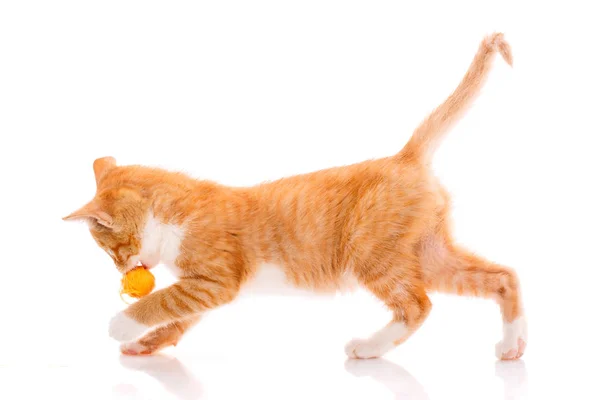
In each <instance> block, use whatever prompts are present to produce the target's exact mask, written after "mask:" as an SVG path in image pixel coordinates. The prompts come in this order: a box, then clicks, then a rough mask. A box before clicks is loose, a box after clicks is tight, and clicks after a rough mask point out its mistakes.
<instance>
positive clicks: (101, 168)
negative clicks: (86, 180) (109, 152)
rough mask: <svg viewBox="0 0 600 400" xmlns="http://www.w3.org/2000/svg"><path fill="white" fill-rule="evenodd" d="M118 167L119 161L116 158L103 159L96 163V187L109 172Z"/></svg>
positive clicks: (97, 160)
mask: <svg viewBox="0 0 600 400" xmlns="http://www.w3.org/2000/svg"><path fill="white" fill-rule="evenodd" d="M116 166H117V160H115V159H114V157H102V158H98V159H96V160H95V161H94V176H95V177H96V186H98V184H99V183H100V180H101V179H102V178H103V177H104V175H106V173H107V172H108V171H110V170H111V169H113V168H115V167H116Z"/></svg>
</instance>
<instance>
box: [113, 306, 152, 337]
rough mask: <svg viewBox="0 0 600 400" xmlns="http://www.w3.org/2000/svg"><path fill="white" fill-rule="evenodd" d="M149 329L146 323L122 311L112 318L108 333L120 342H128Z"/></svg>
mask: <svg viewBox="0 0 600 400" xmlns="http://www.w3.org/2000/svg"><path fill="white" fill-rule="evenodd" d="M147 329H148V327H147V326H146V325H144V324H140V323H139V322H137V321H136V320H134V319H133V318H131V317H128V316H127V315H125V313H124V312H120V313H118V314H117V315H115V316H114V317H113V318H112V319H111V320H110V323H109V325H108V334H109V336H110V337H111V338H113V339H115V340H118V341H119V342H126V341H129V340H133V339H135V338H137V337H139V336H141V335H142V334H143V333H144V332H146V330H147Z"/></svg>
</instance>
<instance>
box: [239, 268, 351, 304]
mask: <svg viewBox="0 0 600 400" xmlns="http://www.w3.org/2000/svg"><path fill="white" fill-rule="evenodd" d="M355 281H356V280H355V279H354V278H353V277H348V278H347V279H344V281H343V282H340V284H339V286H338V287H336V288H331V290H317V291H315V290H312V289H310V288H302V287H298V286H295V285H294V284H293V283H292V282H290V280H289V279H288V278H287V277H286V275H285V272H284V271H283V269H282V268H281V267H280V266H278V265H275V264H268V263H267V264H262V265H259V266H258V269H257V272H256V274H255V275H254V276H253V277H252V278H251V279H250V280H249V281H248V282H246V283H245V284H244V286H242V289H241V293H240V294H241V295H277V296H303V297H305V296H310V297H313V296H325V297H330V296H334V295H335V293H336V292H337V291H346V290H353V289H355V288H356V286H357V285H356V284H355ZM336 289H337V290H336Z"/></svg>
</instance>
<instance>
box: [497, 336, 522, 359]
mask: <svg viewBox="0 0 600 400" xmlns="http://www.w3.org/2000/svg"><path fill="white" fill-rule="evenodd" d="M526 346H527V343H525V341H524V340H523V339H521V338H519V340H518V348H517V349H511V350H510V351H508V352H506V353H502V360H517V359H519V358H521V356H523V353H525V347H526Z"/></svg>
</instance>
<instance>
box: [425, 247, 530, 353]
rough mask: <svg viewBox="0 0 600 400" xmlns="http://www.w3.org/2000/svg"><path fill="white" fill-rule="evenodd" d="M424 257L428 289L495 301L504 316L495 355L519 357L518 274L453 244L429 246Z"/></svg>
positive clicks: (523, 326) (522, 328) (522, 332)
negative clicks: (500, 338) (501, 336)
mask: <svg viewBox="0 0 600 400" xmlns="http://www.w3.org/2000/svg"><path fill="white" fill-rule="evenodd" d="M438 243H439V242H438ZM425 259H426V262H425V263H424V264H425V265H424V272H425V276H426V282H427V286H428V288H430V289H432V290H436V291H439V292H446V293H453V294H458V295H470V296H478V297H486V298H492V299H494V300H496V302H497V303H498V304H499V305H500V310H501V312H502V319H503V340H502V341H501V342H500V343H498V344H497V345H496V356H497V357H498V358H500V359H503V360H513V359H518V358H520V357H521V356H522V355H523V353H524V351H525V346H526V344H527V322H526V320H525V315H524V311H523V305H522V298H521V291H520V285H519V279H518V277H517V274H516V273H515V272H514V271H513V270H512V269H510V268H507V267H504V266H502V265H498V264H496V263H493V262H490V261H487V260H485V259H483V258H481V257H478V256H476V255H474V254H472V253H470V252H469V251H466V250H464V249H461V248H458V247H456V246H453V245H434V246H432V247H429V254H427V256H426V257H425Z"/></svg>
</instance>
